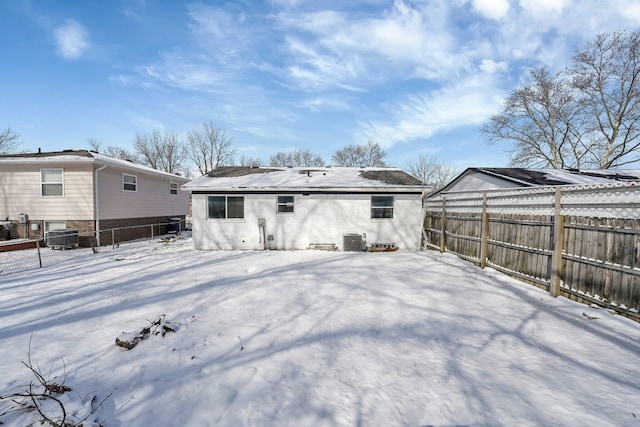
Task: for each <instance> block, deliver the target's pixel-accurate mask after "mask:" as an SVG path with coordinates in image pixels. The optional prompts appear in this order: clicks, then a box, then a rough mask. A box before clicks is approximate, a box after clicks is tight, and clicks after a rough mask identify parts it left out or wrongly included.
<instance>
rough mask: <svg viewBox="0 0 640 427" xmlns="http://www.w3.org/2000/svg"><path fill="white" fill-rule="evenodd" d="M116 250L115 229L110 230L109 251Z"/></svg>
mask: <svg viewBox="0 0 640 427" xmlns="http://www.w3.org/2000/svg"><path fill="white" fill-rule="evenodd" d="M115 248H116V229H115V228H112V229H111V250H115Z"/></svg>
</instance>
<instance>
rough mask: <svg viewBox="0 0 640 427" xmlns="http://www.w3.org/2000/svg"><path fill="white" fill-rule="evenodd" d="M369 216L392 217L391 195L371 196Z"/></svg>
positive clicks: (377, 217) (376, 217)
mask: <svg viewBox="0 0 640 427" xmlns="http://www.w3.org/2000/svg"><path fill="white" fill-rule="evenodd" d="M371 218H375V219H379V218H384V219H389V218H393V196H371Z"/></svg>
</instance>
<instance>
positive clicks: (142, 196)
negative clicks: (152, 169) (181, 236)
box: [98, 166, 189, 220]
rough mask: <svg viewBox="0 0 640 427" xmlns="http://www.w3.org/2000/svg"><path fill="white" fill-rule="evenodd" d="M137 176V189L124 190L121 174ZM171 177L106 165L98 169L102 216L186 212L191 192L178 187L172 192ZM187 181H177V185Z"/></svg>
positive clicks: (107, 217)
mask: <svg viewBox="0 0 640 427" xmlns="http://www.w3.org/2000/svg"><path fill="white" fill-rule="evenodd" d="M123 173H126V174H128V175H136V177H137V191H135V192H131V191H124V190H123V184H122V174H123ZM170 182H175V181H173V179H171V178H170V177H162V176H159V175H151V174H147V173H141V172H135V171H131V170H126V169H124V168H117V167H114V166H107V168H106V169H103V170H100V171H99V172H98V188H99V194H100V196H99V197H100V200H99V201H98V205H99V210H100V212H99V218H100V219H101V220H107V219H119V218H145V217H159V216H173V215H186V214H187V213H188V210H189V194H188V193H186V192H184V191H180V190H178V191H177V193H178V194H170V188H169V183H170ZM184 182H186V180H183V181H182V182H178V187H179V186H180V185H182V184H184Z"/></svg>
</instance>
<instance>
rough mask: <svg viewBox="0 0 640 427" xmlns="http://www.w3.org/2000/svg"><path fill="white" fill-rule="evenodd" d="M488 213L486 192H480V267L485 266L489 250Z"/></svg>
mask: <svg viewBox="0 0 640 427" xmlns="http://www.w3.org/2000/svg"><path fill="white" fill-rule="evenodd" d="M488 240H489V214H488V213H487V193H483V194H482V234H481V238H480V268H485V267H486V266H487V252H488V251H489V243H488Z"/></svg>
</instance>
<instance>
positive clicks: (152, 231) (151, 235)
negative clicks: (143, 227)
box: [150, 224, 160, 240]
mask: <svg viewBox="0 0 640 427" xmlns="http://www.w3.org/2000/svg"><path fill="white" fill-rule="evenodd" d="M150 227H151V240H153V224H151V225H150ZM159 233H160V230H159V229H158V234H159Z"/></svg>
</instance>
